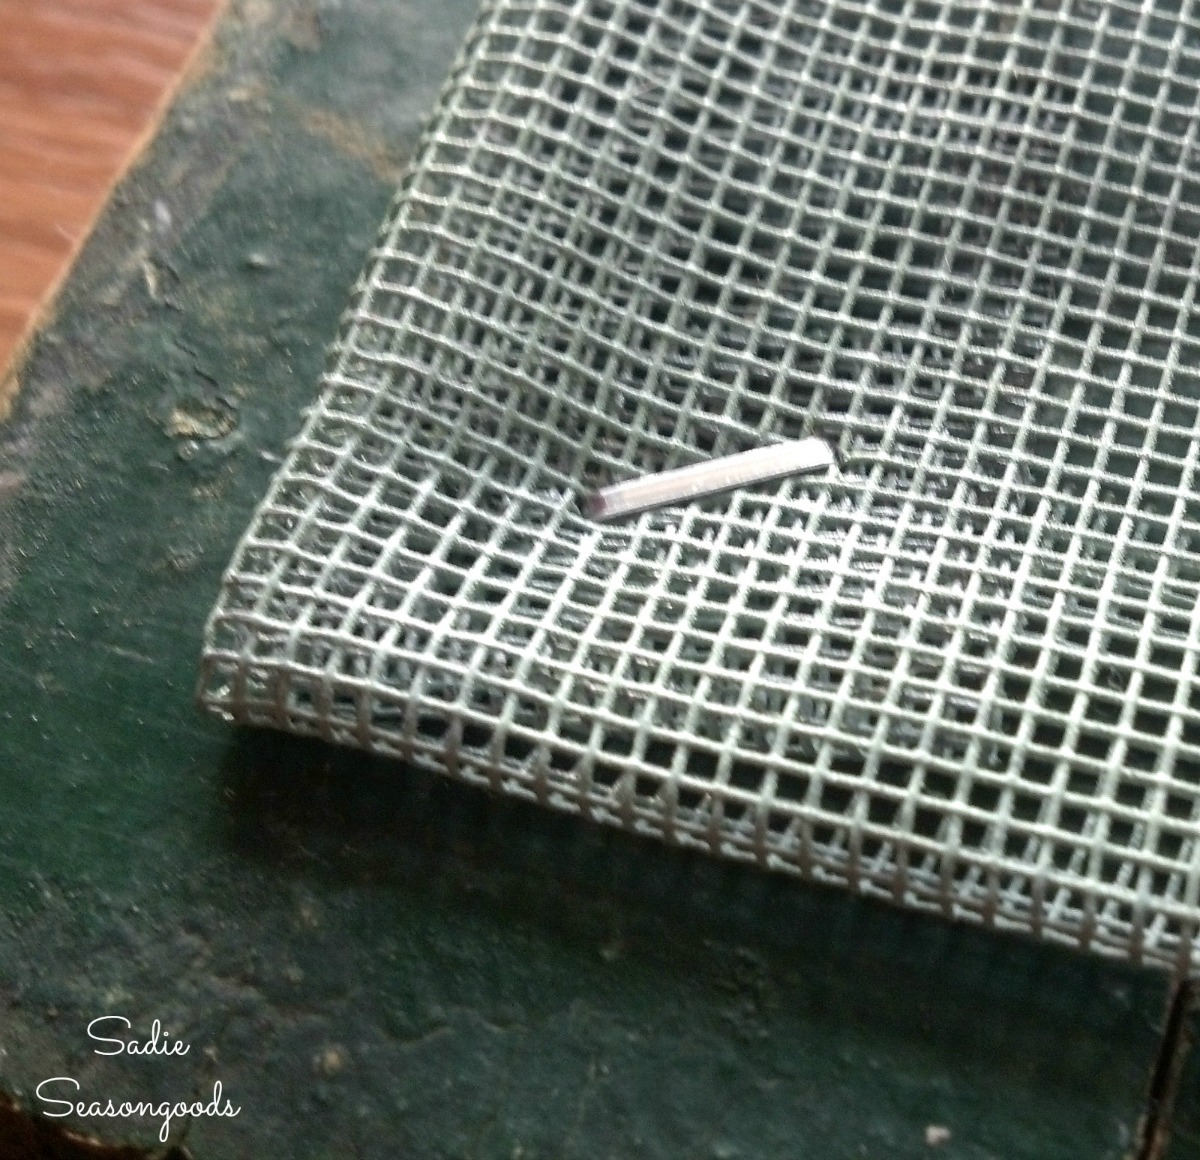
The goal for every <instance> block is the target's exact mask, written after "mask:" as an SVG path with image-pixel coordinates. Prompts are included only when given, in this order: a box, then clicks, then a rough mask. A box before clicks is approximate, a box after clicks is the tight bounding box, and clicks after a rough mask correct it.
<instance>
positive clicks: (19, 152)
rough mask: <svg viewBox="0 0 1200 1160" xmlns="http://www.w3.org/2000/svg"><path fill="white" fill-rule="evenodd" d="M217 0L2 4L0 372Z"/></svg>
mask: <svg viewBox="0 0 1200 1160" xmlns="http://www.w3.org/2000/svg"><path fill="white" fill-rule="evenodd" d="M219 6H220V0H0V373H2V371H3V368H4V366H5V365H6V364H7V363H8V361H9V359H10V357H11V355H12V353H13V351H14V349H15V348H16V346H17V344H18V343H19V341H20V339H21V336H22V335H23V334H24V333H25V331H26V330H27V328H28V327H29V326H30V324H31V321H32V319H33V318H34V316H35V315H36V312H37V310H38V307H39V305H41V304H42V303H43V302H44V301H45V300H46V298H47V296H48V295H49V294H51V293H52V292H53V288H54V287H55V286H56V285H57V283H58V282H59V280H60V279H61V277H62V276H63V274H64V273H65V271H66V270H67V269H68V267H69V266H70V263H71V259H72V258H73V256H74V255H75V253H76V251H77V250H78V248H79V245H80V244H81V242H82V241H83V239H84V238H85V237H86V236H87V233H88V230H89V229H90V227H91V224H92V222H93V221H94V220H95V217H96V214H97V213H98V212H99V210H100V208H101V206H102V205H103V204H104V201H105V198H106V197H107V196H108V193H109V190H110V189H111V188H112V186H113V183H114V182H115V181H116V180H117V178H118V177H119V176H120V174H121V173H122V172H123V171H124V169H125V167H126V165H127V164H128V163H129V161H130V159H131V158H133V157H135V156H136V155H137V152H138V148H139V145H140V144H141V142H143V141H145V140H146V139H147V136H148V135H149V134H150V133H152V132H153V129H154V126H155V124H156V122H157V119H158V113H159V111H160V110H161V109H162V108H163V107H164V106H165V104H166V102H167V101H169V99H170V96H171V94H172V93H173V92H174V90H175V88H176V85H177V83H178V81H179V79H180V77H181V76H182V75H183V73H184V72H185V71H186V66H187V63H188V61H189V59H190V58H191V57H192V55H193V53H194V52H195V51H196V50H197V48H198V46H200V45H201V44H202V43H203V41H204V33H205V31H206V29H207V28H208V26H209V25H210V23H211V21H212V19H213V17H214V16H215V14H216V11H217V9H218V7H219Z"/></svg>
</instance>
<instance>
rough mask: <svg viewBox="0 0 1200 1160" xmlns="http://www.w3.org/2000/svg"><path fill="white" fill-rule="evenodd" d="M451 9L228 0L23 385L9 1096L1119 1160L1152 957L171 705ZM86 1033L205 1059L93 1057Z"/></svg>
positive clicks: (268, 1147) (698, 1144)
mask: <svg viewBox="0 0 1200 1160" xmlns="http://www.w3.org/2000/svg"><path fill="white" fill-rule="evenodd" d="M264 16H266V17H268V18H267V19H263V17H264ZM471 16H472V12H471V5H470V3H469V0H449V2H448V3H439V4H434V3H431V2H429V0H391V2H390V0H341V2H337V0H325V2H322V3H319V4H312V3H304V2H302V0H292V2H288V0H278V2H275V3H270V4H268V3H264V0H245V2H244V3H242V4H241V5H238V6H235V9H234V12H233V14H231V16H230V17H229V18H227V20H226V22H225V24H224V26H223V28H222V31H221V35H220V38H219V45H218V48H217V51H216V52H215V53H214V56H213V62H212V65H211V67H210V70H209V72H208V73H207V74H206V75H205V76H204V77H203V78H201V79H200V81H199V82H198V83H197V84H196V85H195V86H194V87H193V88H192V89H191V90H190V91H189V92H187V93H186V94H185V95H184V97H183V98H182V99H181V101H180V102H179V104H178V106H177V108H176V109H175V111H174V112H173V114H172V115H171V117H170V118H169V120H168V122H167V124H166V125H165V127H164V129H163V131H162V133H161V134H160V136H159V139H158V140H157V142H156V144H155V145H154V147H153V149H152V151H151V154H150V156H149V157H148V158H147V160H146V162H145V163H144V164H143V165H142V166H141V167H140V168H139V169H138V171H137V172H136V173H135V174H134V175H133V176H132V178H131V179H130V180H129V181H128V182H126V184H125V186H124V187H123V188H122V190H121V191H120V193H119V195H118V197H117V198H116V200H115V201H114V204H113V205H112V207H111V209H110V212H109V213H108V214H107V216H106V219H105V221H104V223H103V224H102V227H101V228H100V230H99V231H98V233H97V235H96V237H95V238H94V240H93V242H92V244H91V245H90V246H89V248H88V250H87V252H86V254H85V256H84V258H83V260H82V261H81V263H80V265H79V267H78V268H77V270H76V271H75V274H74V276H73V278H72V280H71V283H70V285H69V286H68V288H67V291H66V294H65V296H64V299H63V302H62V304H61V308H60V310H59V312H58V316H57V319H56V320H55V321H54V322H53V323H52V324H51V325H49V326H48V327H47V328H46V329H45V331H44V333H43V335H42V337H41V339H40V341H39V343H38V344H37V348H36V350H35V352H34V354H33V357H32V359H31V361H30V362H29V365H28V366H27V367H26V368H25V370H24V372H23V375H22V378H23V391H22V394H21V398H20V405H19V408H18V413H17V417H16V419H15V420H14V422H13V423H11V424H10V425H9V426H8V428H7V429H5V430H4V431H3V440H4V443H3V456H4V463H5V466H6V467H7V469H8V470H9V471H10V472H11V474H10V475H9V476H7V477H6V478H7V480H8V484H7V489H6V491H5V492H4V493H3V494H4V495H5V496H6V498H5V499H3V501H2V502H3V504H4V506H3V508H2V509H0V526H2V527H4V528H5V529H6V536H7V537H8V547H9V550H8V552H7V554H4V553H0V577H6V579H5V580H4V584H5V587H4V590H3V591H4V595H3V596H0V599H3V600H4V605H3V608H2V611H0V618H2V623H0V795H2V799H0V800H2V804H0V1086H3V1087H6V1088H8V1089H9V1090H14V1091H17V1092H20V1093H21V1094H23V1096H24V1097H25V1098H26V1100H27V1101H28V1100H30V1099H31V1097H32V1095H33V1089H34V1087H35V1085H36V1084H37V1083H38V1082H39V1081H40V1080H42V1079H45V1078H47V1077H49V1076H72V1077H74V1078H76V1079H78V1081H79V1082H80V1084H81V1085H82V1093H83V1094H86V1095H87V1096H88V1097H89V1098H101V1099H105V1098H108V1097H109V1096H112V1097H114V1098H118V1099H120V1098H131V1099H153V1100H161V1099H165V1098H184V1097H190V1094H191V1093H192V1092H196V1091H199V1092H205V1093H207V1092H208V1091H210V1090H211V1086H212V1083H213V1082H214V1081H216V1080H220V1081H221V1082H222V1084H223V1085H224V1089H225V1091H226V1092H227V1093H228V1094H229V1095H230V1097H231V1098H232V1099H233V1100H234V1101H235V1102H236V1103H237V1104H238V1105H240V1107H241V1113H240V1115H239V1116H238V1117H236V1118H230V1119H197V1120H195V1121H194V1122H193V1124H192V1125H191V1128H190V1134H189V1136H188V1143H189V1146H190V1147H191V1148H192V1149H193V1151H194V1152H195V1154H196V1156H197V1157H198V1160H224V1158H232V1157H255V1158H259V1157H267V1156H272V1157H276V1156H277V1157H314V1158H318V1157H353V1156H364V1157H380V1158H383V1157H387V1158H393V1157H404V1158H424V1157H429V1158H434V1157H463V1158H467V1157H480V1158H493V1157H494V1158H497V1160H501V1158H502V1160H531V1158H533V1157H543V1158H549V1157H558V1158H570V1157H581V1158H582V1157H587V1158H589V1160H591V1158H595V1157H605V1156H613V1157H624V1156H631V1157H632V1156H639V1157H640V1156H647V1157H664V1158H672V1160H674V1158H680V1157H701V1158H709V1157H711V1158H713V1160H716V1158H721V1157H730V1158H732V1157H741V1158H746V1160H751V1158H759V1157H763V1158H768V1157H781V1158H782V1157H816V1158H820V1160H836V1158H839V1157H846V1158H852V1157H854V1158H859V1157H886V1158H888V1160H897V1158H905V1157H924V1156H931V1155H938V1156H945V1157H948V1158H963V1160H966V1158H973V1160H983V1158H985V1157H996V1158H999V1157H1003V1158H1004V1160H1019V1158H1026V1157H1028V1158H1030V1160H1053V1158H1057V1157H1062V1158H1071V1160H1076V1158H1087V1160H1100V1158H1117V1157H1121V1156H1122V1155H1123V1154H1125V1152H1126V1151H1127V1150H1128V1148H1129V1147H1130V1143H1131V1140H1132V1137H1133V1133H1134V1131H1135V1127H1136V1122H1137V1118H1138V1115H1139V1112H1140V1105H1141V1100H1142V1096H1143V1087H1144V1083H1145V1078H1146V1075H1147V1073H1148V1070H1149V1067H1150V1062H1151V1060H1152V1058H1153V1055H1154V1050H1155V1041H1156V1034H1157V1025H1158V1023H1159V1021H1160V1018H1161V1014H1162V1008H1163V1004H1164V1001H1165V992H1166V988H1165V984H1164V981H1163V980H1161V979H1160V978H1158V977H1156V976H1153V975H1149V974H1146V973H1144V972H1140V971H1137V970H1134V969H1129V968H1122V967H1119V966H1114V965H1111V964H1105V963H1101V962H1099V961H1094V960H1091V959H1088V958H1086V957H1081V956H1075V955H1071V954H1068V953H1065V952H1061V951H1058V950H1054V949H1051V948H1046V947H1041V946H1036V945H1033V944H1030V943H1027V942H1024V941H1020V940H1016V939H1008V938H1003V937H997V936H992V935H988V934H986V933H983V932H979V931H973V930H965V929H961V928H957V927H953V926H950V925H946V924H943V923H941V922H938V921H936V920H924V919H918V918H914V917H911V916H908V915H904V914H901V913H899V912H895V911H891V910H889V909H886V908H881V907H877V906H873V905H866V904H863V903H861V902H856V901H853V900H850V899H848V898H845V897H843V896H842V895H840V894H831V893H829V892H825V891H821V890H816V889H811V888H805V887H803V886H800V885H797V884H795V883H793V882H790V881H784V880H777V879H773V878H770V877H768V876H764V875H761V874H759V873H756V872H751V871H747V870H742V869H739V868H734V867H728V866H723V865H718V864H716V863H711V862H709V861H707V860H704V859H699V858H697V857H695V856H692V855H685V854H682V853H680V852H678V851H673V850H669V849H665V848H660V847H657V846H650V845H647V844H644V843H641V842H638V841H636V840H634V839H631V838H628V837H626V836H624V835H620V834H615V833H608V832H600V831H596V830H593V829H590V828H588V827H586V826H583V825H581V824H578V823H576V822H574V821H571V820H568V819H564V818H560V817H555V816H549V815H546V814H544V813H541V812H539V811H537V810H534V809H532V808H528V807H524V806H521V805H517V804H514V803H511V802H504V801H498V800H495V799H492V798H489V797H487V796H485V795H482V794H480V793H476V792H473V791H468V790H465V789H463V788H462V787H459V786H456V785H453V784H450V783H447V782H442V781H439V780H437V779H432V780H431V779H429V778H426V777H424V776H416V775H413V774H412V773H411V772H409V771H405V770H403V769H400V768H397V767H394V766H387V765H384V764H381V763H378V762H374V761H372V760H370V759H367V758H365V757H363V756H362V755H358V754H353V753H343V752H335V751H332V750H329V749H327V748H325V747H323V746H320V745H317V744H310V743H302V742H297V741H293V740H288V739H284V738H280V737H275V736H272V735H235V734H234V733H232V732H231V731H230V730H228V729H226V728H225V727H223V726H222V725H221V724H220V723H217V722H214V721H209V720H207V719H204V718H202V717H200V716H199V715H197V713H196V712H195V710H194V709H193V707H192V701H191V697H192V684H193V680H194V672H195V664H196V657H197V650H198V641H199V634H200V630H201V625H202V623H203V618H204V616H205V614H206V612H207V609H208V606H209V605H210V603H211V600H212V598H213V596H214V594H215V591H216V585H217V582H218V578H219V575H220V572H221V569H222V567H223V565H224V563H225V561H226V559H227V558H228V555H229V553H230V551H231V549H232V547H233V545H234V543H235V541H236V538H237V535H238V534H239V532H240V530H241V528H242V527H243V526H244V524H245V521H246V520H247V518H248V516H249V513H250V510H251V508H252V506H253V504H254V501H255V499H256V498H257V496H258V495H260V494H261V492H262V491H263V489H264V488H265V486H266V483H267V480H268V478H269V474H270V471H271V468H272V464H273V461H274V459H275V458H276V457H277V456H278V454H279V452H280V449H281V447H282V446H283V443H284V440H285V439H286V437H287V435H288V434H289V433H290V432H292V431H294V430H295V428H296V426H297V423H298V418H299V412H300V409H301V407H302V406H303V405H304V403H305V401H306V400H307V399H309V398H310V397H311V394H312V391H313V389H314V388H313V384H314V383H315V381H316V377H317V375H318V372H319V369H320V364H321V358H322V354H321V351H322V346H323V344H324V342H325V341H326V340H327V339H328V338H329V337H330V336H331V334H332V333H333V331H334V329H335V327H336V323H337V317H338V313H339V311H340V309H341V307H342V305H343V303H344V301H345V298H346V295H347V292H348V287H349V285H350V283H351V281H352V279H353V277H354V275H355V273H356V271H357V268H358V266H359V264H360V263H361V261H362V259H363V256H364V254H365V252H366V250H367V249H368V247H369V245H370V242H371V239H372V236H373V233H374V230H375V228H376V226H377V223H378V221H379V220H380V219H381V217H382V215H383V211H384V208H385V205H386V203H387V199H388V197H389V195H390V192H391V189H392V187H393V185H394V177H395V172H396V169H397V167H398V166H399V165H400V164H401V163H402V161H403V157H404V156H405V154H406V152H407V151H408V150H410V149H411V147H412V145H413V143H414V141H415V137H416V133H417V131H418V126H419V124H420V121H421V117H422V115H423V114H424V112H425V111H426V110H427V109H428V107H429V106H430V104H431V103H432V101H433V99H434V96H435V93H436V89H437V86H438V85H439V83H440V80H441V78H442V76H443V75H444V73H445V71H446V69H447V67H448V66H449V63H450V61H451V59H452V56H453V53H454V51H455V48H456V46H457V44H458V43H459V41H460V39H461V37H462V35H463V32H464V30H465V28H466V27H467V25H468V23H469V20H470V18H471ZM189 424H191V425H192V427H193V428H195V429H197V430H199V431H200V433H201V434H202V435H203V434H207V435H211V436H214V437H212V438H205V437H201V438H189V437H187V435H186V434H185V432H186V430H187V429H188V427H189ZM108 1013H116V1014H122V1015H125V1016H127V1017H128V1018H129V1019H130V1020H131V1021H132V1023H133V1025H134V1028H135V1030H136V1031H137V1032H139V1033H140V1035H141V1037H143V1038H144V1037H145V1036H146V1035H148V1034H149V1031H150V1025H151V1023H152V1021H153V1020H154V1019H160V1020H161V1021H162V1022H163V1024H164V1025H165V1026H166V1027H167V1028H168V1029H169V1030H170V1031H171V1032H172V1034H173V1035H174V1036H176V1037H180V1038H181V1039H182V1040H184V1041H186V1042H188V1043H190V1044H191V1052H190V1053H189V1054H188V1055H187V1056H185V1057H182V1058H169V1059H167V1058H149V1059H132V1058H129V1057H126V1056H120V1057H117V1058H115V1059H113V1058H107V1059H106V1058H101V1057H99V1056H97V1055H95V1054H94V1053H93V1052H92V1050H91V1049H92V1048H93V1047H94V1046H96V1045H95V1044H92V1043H90V1042H89V1041H88V1040H87V1037H86V1034H85V1028H86V1025H87V1023H88V1021H89V1020H91V1019H93V1018H96V1017H97V1016H100V1015H104V1014H108ZM930 1125H944V1126H945V1127H946V1128H948V1129H949V1131H950V1133H951V1136H950V1139H949V1141H948V1142H946V1143H944V1144H943V1145H941V1146H940V1147H938V1148H936V1149H935V1148H932V1147H930V1146H929V1145H928V1144H927V1143H926V1140H925V1131H926V1128H927V1127H928V1126H930ZM91 1126H93V1127H95V1128H96V1129H97V1130H100V1131H102V1132H104V1133H105V1134H107V1135H108V1136H110V1137H112V1138H118V1137H119V1138H132V1139H138V1140H142V1141H147V1142H152V1141H153V1137H154V1133H155V1131H156V1125H154V1124H151V1123H148V1122H146V1123H134V1122H126V1123H116V1122H113V1121H108V1122H104V1121H96V1122H94V1123H93V1124H92V1125H91ZM1188 1154H1190V1153H1188Z"/></svg>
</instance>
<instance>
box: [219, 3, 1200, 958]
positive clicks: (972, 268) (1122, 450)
mask: <svg viewBox="0 0 1200 1160" xmlns="http://www.w3.org/2000/svg"><path fill="white" fill-rule="evenodd" d="M1198 239H1200V9H1198V8H1197V6H1196V5H1195V4H1194V3H1190V2H1186V3H1185V2H1180V0H1176V2H1174V3H1171V2H1168V0H1147V2H1146V3H1138V4H1129V3H1124V2H1122V0H1104V2H1096V0H1014V2H1000V0H983V2H980V0H970V2H962V3H960V2H958V0H864V2H862V3H856V2H854V0H794V2H791V3H770V2H760V0H577V2H574V3H558V2H556V0H530V2H526V0H493V2H491V3H489V4H487V5H486V6H485V8H484V9H483V11H482V12H481V15H480V17H479V20H478V22H477V24H476V26H475V28H474V30H473V32H472V34H471V36H470V38H469V40H468V42H467V45H466V47H465V49H464V51H463V54H462V56H461V57H460V61H459V63H458V65H457V66H456V68H455V70H454V72H453V73H452V75H451V78H450V80H449V82H448V84H447V86H446V87H445V89H444V91H443V94H442V97H441V99H440V101H439V103H438V106H437V108H436V109H435V110H434V112H433V114H432V116H431V119H430V123H429V126H428V128H427V131H426V134H425V137H424V139H423V144H422V147H421V149H420V151H419V153H418V155H417V157H416V159H415V161H414V163H413V166H412V168H411V170H410V172H409V175H408V176H407V178H406V180H405V181H404V183H403V185H402V187H401V190H400V192H399V195H398V197H397V199H396V201H395V202H394V205H393V208H392V210H391V212H390V214H389V217H388V219H387V221H386V223H385V225H384V228H383V231H382V234H381V236H380V240H379V242H378V245H377V247H376V249H375V250H374V251H373V253H372V255H371V258H370V260H369V262H368V264H367V267H366V270H365V272H364V274H363V277H362V280H361V282H360V284H359V286H358V288H357V290H356V291H355V293H354V296H353V299H352V303H351V306H350V309H349V311H348V313H347V315H346V317H345V321H344V325H343V328H342V331H341V333H340V336H339V337H338V339H337V341H336V343H335V345H334V349H333V354H332V356H331V361H330V364H329V370H328V372H327V375H326V377H325V380H324V383H323V386H322V389H321V392H320V395H319V398H318V400H317V402H316V404H315V406H314V407H313V408H312V410H311V412H310V413H309V415H308V417H307V420H306V422H305V425H304V428H303V431H302V433H301V434H300V436H299V437H298V438H297V439H296V441H295V442H294V444H293V446H292V449H291V452H290V454H289V456H288V458H287V460H286V462H285V463H284V464H283V466H282V467H281V469H280V471H279V473H278V474H277V476H276V478H275V480H274V482H273V484H272V486H271V488H270V491H269V494H268V495H267V497H266V498H265V500H264V501H263V502H262V504H261V506H260V508H259V509H258V511H257V513H256V514H255V516H254V519H253V521H252V524H251V526H250V528H249V530H248V531H247V533H246V535H245V537H244V538H243V540H242V543H241V545H240V547H239V549H238V551H237V553H236V556H235V558H234V560H233V562H232V564H231V565H230V568H229V571H228V573H227V575H226V578H225V581H224V584H223V588H222V592H221V595H220V598H219V602H218V604H217V606H216V609H215V611H214V612H213V614H212V618H211V620H210V623H209V627H208V631H207V638H206V643H205V650H204V658H203V672H202V676H201V685H200V696H201V700H202V702H203V703H204V704H205V705H207V706H209V707H210V708H213V709H215V710H217V711H218V712H221V713H223V714H225V715H226V716H228V717H230V718H233V719H236V720H238V721H242V722H249V723H253V724H260V725H269V726H275V727H278V728H282V729H287V730H291V731H294V732H299V733H308V734H318V735H320V736H323V737H326V738H329V739H332V740H333V741H336V742H344V743H347V744H352V745H357V746H362V747H365V748H368V749H371V750H374V751H377V752H380V753H384V754H392V755H395V756H398V757H400V758H403V759H406V760H408V761H411V762H416V763H419V764H421V765H424V766H430V767H433V768H436V769H439V770H442V771H444V772H446V773H448V774H451V775H453V776H456V777H459V778H462V779H465V780H467V781H471V782H476V783H479V784H483V785H486V786H490V787H492V788H493V789H495V790H498V791H501V792H505V793H511V794H516V795H519V796H523V797H528V798H532V799H535V800H536V801H538V802H541V803H544V804H546V805H548V806H554V807H557V808H560V809H564V810H569V811H574V812H577V813H579V814H582V815H585V816H587V817H589V818H592V819H596V820H600V821H604V822H609V823H613V824H616V825H619V826H623V827H627V828H630V829H632V830H635V831H638V832H641V833H645V834H650V835H655V836H658V837H661V838H664V839H667V840H669V841H672V842H677V843H684V844H687V845H691V846H698V847H702V848H704V849H707V850H711V851H712V852H714V853H717V854H721V855H726V856H729V857H733V858H737V859H743V860H746V861H753V862H756V863H759V864H761V865H763V866H767V867H772V868H779V869H787V870H792V871H797V872H799V873H801V874H803V875H805V876H808V877H810V878H813V879H817V880H821V881H826V882H834V883H840V884H844V885H846V886H849V887H850V888H852V889H854V890H857V891H860V892H864V893H867V894H871V895H876V896H882V897H885V898H890V899H893V900H896V901H898V902H901V903H904V904H907V905H910V906H914V907H918V908H922V909H929V910H935V911H940V912H943V913H945V914H947V915H950V916H954V917H959V918H968V919H974V920H977V921H981V922H984V923H987V924H991V925H994V926H999V927H1006V928H1015V929H1020V930H1024V931H1029V932H1033V933H1035V934H1039V935H1042V936H1044V937H1047V938H1051V939H1054V940H1058V941H1063V942H1068V943H1071V944H1074V945H1078V946H1083V947H1089V948H1092V949H1094V950H1097V951H1100V952H1104V953H1110V954H1116V955H1121V956H1126V957H1130V958H1133V959H1135V960H1138V961H1144V962H1154V963H1159V964H1162V965H1166V966H1179V965H1184V966H1186V967H1189V968H1190V966H1191V964H1192V962H1193V959H1192V956H1193V953H1194V952H1193V940H1194V937H1195V933H1196V924H1197V917H1198V915H1200V909H1198V906H1200V847H1198V843H1197V836H1198V829H1197V825H1198V817H1200V681H1198V679H1197V659H1198V656H1200V617H1197V597H1198V595H1200V494H1198V493H1197V483H1198V478H1197V476H1198V469H1200V449H1198V446H1197V441H1198V437H1200V436H1198V429H1197V417H1198V410H1200V312H1198V311H1197V308H1196V293H1197V286H1198V284H1200V277H1198V273H1200V242H1198ZM808 435H820V436H823V437H825V438H827V439H829V440H830V441H831V442H833V443H834V444H835V445H836V446H837V448H838V452H839V458H840V464H841V466H840V468H839V469H838V470H836V471H834V472H832V473H831V474H830V475H829V477H828V478H821V477H809V478H797V479H792V480H788V481H785V482H784V483H782V484H773V485H770V486H767V487H760V488H756V489H747V490H743V491H741V492H738V493H735V494H734V495H732V496H728V497H725V498H722V499H718V500H709V501H706V502H704V503H700V504H693V505H690V506H685V507H680V508H677V509H674V510H670V509H668V510H663V511H659V512H656V513H650V514H646V515H642V516H640V517H639V518H638V519H636V520H635V521H631V522H629V523H627V524H624V525H614V526H600V525H597V524H595V523H593V522H591V521H589V520H588V519H587V518H586V517H585V516H584V515H583V514H582V509H581V508H580V506H579V500H580V498H581V497H582V496H583V495H584V494H585V493H587V492H590V491H591V490H593V489H594V488H596V487H598V486H603V485H605V484H608V483H611V482H614V481H617V480H621V479H626V478H630V477H632V476H636V475H641V474H644V473H647V472H652V471H658V470H662V469H667V468H671V467H676V466H680V465H683V464H688V463H694V462H698V461H700V460H704V459H708V458H711V457H713V456H719V455H724V454H728V453H732V452H737V451H742V450H746V449H748V448H751V447H755V446H759V445H762V444H764V443H770V442H774V441H777V440H781V439H791V438H800V437H804V436H808Z"/></svg>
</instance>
